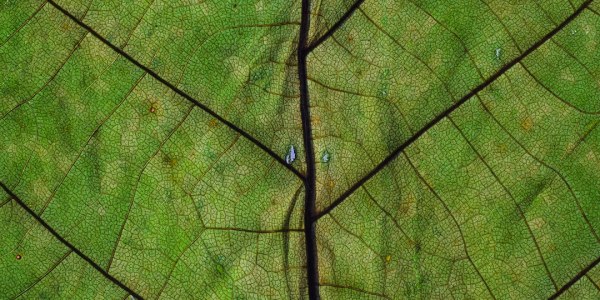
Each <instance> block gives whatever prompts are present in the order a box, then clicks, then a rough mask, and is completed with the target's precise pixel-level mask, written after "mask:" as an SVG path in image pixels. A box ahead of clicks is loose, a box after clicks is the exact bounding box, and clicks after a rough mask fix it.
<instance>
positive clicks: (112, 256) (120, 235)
mask: <svg viewBox="0 0 600 300" xmlns="http://www.w3.org/2000/svg"><path fill="white" fill-rule="evenodd" d="M193 109H194V106H190V108H189V109H188V111H187V112H186V113H185V115H184V116H183V117H182V118H181V120H180V121H179V122H178V123H177V124H176V125H175V127H173V129H172V130H171V131H170V132H169V134H168V135H167V136H166V137H165V139H164V140H163V141H162V142H161V143H160V145H158V147H157V149H156V151H154V153H153V154H152V156H150V157H149V158H148V159H147V160H146V162H145V163H144V166H143V167H142V169H141V170H140V172H139V174H138V176H137V179H136V181H135V186H134V188H133V191H132V192H131V199H130V200H129V206H128V208H127V213H125V218H124V219H123V222H122V223H121V228H120V230H119V234H118V235H117V241H116V242H115V246H114V247H113V251H112V253H111V255H110V259H109V260H108V264H107V266H106V270H107V271H110V267H111V266H112V262H113V260H114V258H115V254H116V252H117V248H118V247H119V243H120V241H121V238H122V236H123V230H125V224H127V221H128V220H129V214H130V213H131V209H132V208H133V203H134V202H135V196H136V194H137V188H138V186H139V184H140V182H141V180H142V175H143V174H144V171H145V170H146V168H147V167H148V165H149V164H150V161H152V159H153V158H154V157H156V155H157V154H158V152H160V150H162V148H163V146H164V145H165V144H166V143H167V141H168V140H169V139H171V136H173V134H174V133H175V132H176V131H177V130H178V129H179V128H180V127H181V124H183V122H185V120H187V118H188V117H189V115H190V114H191V113H192V110H193ZM238 137H239V135H238Z"/></svg>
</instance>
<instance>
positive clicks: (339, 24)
mask: <svg viewBox="0 0 600 300" xmlns="http://www.w3.org/2000/svg"><path fill="white" fill-rule="evenodd" d="M364 1H365V0H357V1H356V2H354V4H352V6H350V8H349V9H348V10H347V11H346V13H345V14H344V15H342V17H341V18H340V19H339V20H338V21H337V22H336V23H335V24H333V26H332V27H331V28H329V30H327V32H325V34H323V35H322V36H321V37H320V38H318V39H317V40H316V41H314V42H313V43H311V44H310V45H308V46H307V47H306V53H307V54H308V53H310V52H312V51H313V50H315V48H317V47H318V46H319V45H321V44H322V43H323V42H325V41H326V40H327V39H329V38H330V37H331V36H333V34H334V33H335V32H336V31H337V30H338V29H340V27H342V25H343V24H344V23H345V22H346V21H347V20H348V19H349V18H350V17H351V16H352V14H353V13H354V12H355V11H356V10H357V9H358V8H359V7H360V5H361V4H362V3H363V2H364Z"/></svg>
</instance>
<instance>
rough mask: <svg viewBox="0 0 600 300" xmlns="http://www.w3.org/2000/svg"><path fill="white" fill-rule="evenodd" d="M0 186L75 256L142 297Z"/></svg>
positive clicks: (123, 287) (116, 283)
mask: <svg viewBox="0 0 600 300" xmlns="http://www.w3.org/2000/svg"><path fill="white" fill-rule="evenodd" d="M0 187H2V189H3V190H4V192H6V193H7V194H8V195H9V196H10V197H12V198H13V200H15V202H16V203H17V204H18V205H19V206H20V207H21V208H23V209H24V210H25V211H26V212H27V213H28V214H29V215H30V216H31V217H33V218H34V219H35V220H36V221H37V222H38V223H39V224H40V225H42V227H44V228H45V229H46V230H48V232H50V233H51V234H52V235H53V236H54V237H55V238H56V239H57V240H59V241H60V242H61V243H63V244H64V245H65V246H67V248H69V249H71V251H73V252H74V253H75V254H77V256H79V257H81V259H83V260H85V261H86V262H87V263H88V264H89V265H90V266H92V267H93V268H94V269H96V270H97V271H98V272H100V274H102V276H104V277H105V278H106V279H108V280H110V281H111V282H112V283H114V284H115V285H117V286H118V287H120V288H121V289H123V290H125V291H126V292H128V293H129V294H131V295H132V296H134V297H135V298H136V299H144V298H142V296H140V295H139V294H138V293H136V292H134V291H133V290H132V289H130V288H129V287H128V286H126V285H125V284H124V283H123V282H121V281H120V280H118V279H116V278H115V277H113V276H112V275H110V274H109V273H108V272H107V271H105V270H104V269H103V268H102V267H100V266H99V265H98V264H97V263H96V262H94V261H93V260H92V259H91V258H89V257H88V256H87V255H85V254H83V252H81V250H79V249H78V248H77V247H75V246H74V245H73V244H71V243H70V242H69V241H67V240H66V239H65V238H64V237H62V236H61V235H60V234H59V233H58V232H57V231H56V230H55V229H54V228H52V226H50V224H48V223H46V221H44V219H42V218H41V217H40V216H38V215H37V214H36V213H35V212H34V211H33V210H32V209H31V208H30V207H29V206H27V204H25V202H23V200H21V198H19V197H18V196H17V195H16V194H15V193H13V192H12V191H11V190H10V189H9V188H8V187H7V186H6V185H5V184H4V183H3V182H0Z"/></svg>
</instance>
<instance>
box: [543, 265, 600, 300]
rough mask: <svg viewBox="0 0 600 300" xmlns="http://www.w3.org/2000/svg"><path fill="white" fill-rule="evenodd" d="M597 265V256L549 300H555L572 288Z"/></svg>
mask: <svg viewBox="0 0 600 300" xmlns="http://www.w3.org/2000/svg"><path fill="white" fill-rule="evenodd" d="M598 263H600V256H598V257H597V258H596V259H595V260H594V261H593V262H591V263H590V264H589V265H587V266H586V267H585V268H583V270H581V271H580V272H579V273H577V274H576V275H575V277H573V278H571V280H569V282H567V283H566V284H565V285H563V286H562V287H561V288H560V289H559V290H558V291H557V292H556V293H554V294H553V295H552V296H550V298H548V299H549V300H554V299H557V298H558V297H559V296H560V295H562V294H563V293H564V292H566V291H567V290H568V289H569V288H570V287H571V286H573V285H574V284H575V283H576V282H577V281H579V279H581V277H583V276H585V275H586V274H587V273H588V272H589V271H591V270H592V269H593V268H594V267H595V266H596V265H597V264H598Z"/></svg>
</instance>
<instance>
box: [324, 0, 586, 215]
mask: <svg viewBox="0 0 600 300" xmlns="http://www.w3.org/2000/svg"><path fill="white" fill-rule="evenodd" d="M592 1H593V0H587V1H586V2H584V3H583V4H582V5H581V6H580V7H579V8H578V9H577V10H576V11H575V12H574V13H573V14H571V15H570V16H569V17H568V18H567V19H565V20H564V21H563V22H562V23H561V24H560V25H558V26H557V27H556V28H554V29H553V30H552V31H550V32H548V33H547V34H546V35H545V36H544V37H543V38H542V39H540V40H539V41H537V42H536V43H535V44H533V45H532V46H531V47H530V48H528V49H527V50H526V51H524V52H523V53H521V55H519V56H518V57H516V58H514V59H513V60H512V61H510V62H509V63H508V64H506V65H505V66H504V67H502V68H501V69H499V70H498V71H497V72H496V73H494V74H493V75H492V76H490V77H489V78H488V79H487V80H486V81H484V82H482V83H481V84H480V85H478V86H477V87H475V88H474V89H472V90H471V91H470V92H469V93H467V94H466V95H464V96H463V97H462V98H461V99H460V100H458V101H457V102H455V103H454V104H453V105H452V106H450V107H449V108H448V109H446V110H445V111H443V112H442V113H440V114H438V115H437V116H436V117H435V118H433V119H432V120H431V121H429V123H427V124H426V125H425V126H423V127H422V128H421V129H419V131H417V132H416V133H415V134H414V135H412V136H411V137H409V138H408V139H407V140H406V141H404V142H403V143H402V144H401V145H400V146H398V148H396V149H395V150H394V151H393V152H392V153H391V154H390V155H388V156H387V157H386V158H385V159H384V160H382V161H381V162H380V163H379V164H378V165H377V166H376V167H375V168H374V169H373V170H371V171H370V172H369V173H367V174H366V175H365V176H364V177H362V178H361V179H360V180H358V181H357V182H356V183H355V184H354V185H352V186H351V187H350V188H349V189H348V190H347V191H346V192H344V193H343V194H342V195H341V196H339V197H338V198H337V199H336V200H335V201H333V202H332V204H331V205H329V206H328V207H327V208H325V209H324V210H323V211H321V212H319V213H318V214H317V215H316V217H315V218H316V219H319V218H321V217H322V216H323V215H326V214H328V213H329V212H330V211H331V210H333V209H334V208H335V207H336V206H338V205H340V203H342V202H343V201H344V200H346V198H348V197H349V196H350V195H351V194H352V193H354V191H356V190H357V189H358V188H359V187H360V186H361V185H363V184H364V183H365V182H367V181H368V180H369V179H371V178H372V177H373V176H375V175H376V174H377V173H379V171H381V170H382V169H383V168H385V167H386V166H387V165H388V164H389V163H391V162H392V161H393V160H394V159H395V158H396V157H398V155H399V154H400V153H401V152H402V151H404V149H406V148H407V147H408V146H410V145H412V143H414V142H415V141H416V140H417V139H419V137H421V136H422V135H423V134H425V132H427V131H428V130H429V129H431V128H432V127H433V126H435V125H436V124H437V123H439V122H440V121H441V120H443V119H444V118H446V117H447V116H448V115H450V114H451V113H452V112H453V111H455V110H456V109H458V108H459V107H461V106H462V105H463V104H464V103H465V102H467V101H468V100H469V99H470V98H472V97H473V96H475V95H476V94H477V93H479V92H480V91H482V90H483V89H485V88H486V87H488V86H489V85H490V84H492V83H493V82H494V81H495V80H496V79H498V78H499V77H501V76H502V75H504V73H506V72H507V71H508V70H510V69H511V68H512V67H513V66H515V65H516V64H518V63H519V62H521V61H522V60H523V59H525V58H526V57H527V56H528V55H529V54H531V53H532V52H533V51H535V50H537V49H538V48H539V47H540V46H542V45H543V44H544V43H546V42H547V41H548V40H549V39H550V38H552V37H553V36H554V35H556V34H557V33H558V32H559V31H561V30H562V29H563V28H564V27H565V26H567V25H568V24H569V23H571V22H572V21H573V20H574V19H575V18H576V17H577V16H579V15H580V14H581V13H582V12H583V10H584V9H585V8H587V7H588V6H589V5H590V3H591V2H592Z"/></svg>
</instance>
